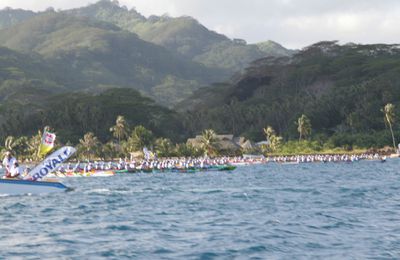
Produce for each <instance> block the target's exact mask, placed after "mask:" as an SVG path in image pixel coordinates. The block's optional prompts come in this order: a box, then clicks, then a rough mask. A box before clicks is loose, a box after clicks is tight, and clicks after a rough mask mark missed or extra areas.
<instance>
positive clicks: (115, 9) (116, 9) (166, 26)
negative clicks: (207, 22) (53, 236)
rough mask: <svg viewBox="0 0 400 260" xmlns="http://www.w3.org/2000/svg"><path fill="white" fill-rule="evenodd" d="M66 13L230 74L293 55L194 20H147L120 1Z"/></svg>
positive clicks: (186, 18) (189, 18)
mask: <svg viewBox="0 0 400 260" xmlns="http://www.w3.org/2000/svg"><path fill="white" fill-rule="evenodd" d="M67 13H68V14H73V15H77V16H84V17H91V18H95V19H97V20H101V21H106V22H110V23H113V24H115V25H117V26H119V27H120V28H123V29H125V30H128V31H130V32H134V33H136V34H138V35H139V37H140V38H141V39H144V40H146V41H149V42H152V43H155V44H157V45H161V46H164V47H165V48H167V49H169V50H171V51H174V52H176V53H179V54H181V55H184V56H185V57H187V58H189V59H192V60H193V61H197V62H200V63H202V64H204V65H206V66H208V67H214V68H220V69H224V70H228V71H229V72H231V73H233V72H235V71H237V70H241V69H243V68H245V67H247V66H248V65H249V63H250V62H251V61H253V60H256V59H259V58H263V57H265V56H267V55H271V56H289V55H291V51H290V50H286V49H284V48H283V47H282V46H280V48H277V52H274V50H275V48H268V49H267V50H266V51H264V50H265V49H264V48H259V46H258V45H256V44H247V43H246V42H245V41H243V40H240V39H235V40H230V39H229V38H227V37H226V36H225V35H222V34H218V33H216V32H214V31H210V30H209V29H207V28H206V27H205V26H203V25H202V24H200V23H199V22H198V21H197V20H195V19H193V18H192V17H188V16H183V17H177V18H172V17H168V16H150V17H149V18H145V17H144V16H142V15H141V14H140V13H138V12H137V11H135V10H134V9H131V10H128V9H127V8H126V7H121V6H119V4H118V2H117V1H109V0H101V1H99V2H97V3H96V4H92V5H89V6H87V7H82V8H77V9H73V10H69V11H67ZM285 50H286V52H285Z"/></svg>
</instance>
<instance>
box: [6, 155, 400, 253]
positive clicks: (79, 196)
mask: <svg viewBox="0 0 400 260" xmlns="http://www.w3.org/2000/svg"><path fill="white" fill-rule="evenodd" d="M62 182H63V183H65V184H66V185H67V186H70V187H73V188H74V189H75V190H74V191H72V192H67V193H59V194H52V195H40V196H14V197H0V259H13V258H17V259H18V258H21V259H97V258H108V259H398V258H400V160H389V161H388V162H386V163H381V162H378V161H362V162H358V163H326V164H324V163H316V164H298V165H280V164H273V163H271V164H267V165H259V166H251V167H242V168H238V169H237V170H235V171H234V172H231V173H229V172H203V173H196V174H182V173H165V174H131V175H128V174H125V175H119V176H115V177H109V178H70V179H63V180H62Z"/></svg>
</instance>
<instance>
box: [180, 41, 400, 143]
mask: <svg viewBox="0 0 400 260" xmlns="http://www.w3.org/2000/svg"><path fill="white" fill-rule="evenodd" d="M399 75H400V48H399V46H398V45H383V44H381V45H355V44H347V45H338V44H337V43H336V42H320V43H317V44H314V45H312V46H309V47H307V48H305V49H303V50H302V51H300V52H299V53H297V54H295V55H294V56H293V57H292V58H290V57H283V58H265V59H261V60H258V61H256V62H254V63H253V64H252V66H251V67H249V68H248V69H247V70H246V72H245V73H243V74H239V75H238V76H237V77H235V78H234V80H233V81H232V82H228V83H226V84H217V85H215V86H214V87H213V88H204V89H200V90H198V91H197V92H196V93H195V94H194V95H193V96H192V97H191V98H189V99H188V100H186V101H185V102H183V103H181V104H179V105H178V106H177V107H178V108H179V109H181V110H182V111H184V114H186V115H187V119H186V122H185V125H186V128H187V129H188V131H189V133H191V134H195V133H197V132H198V129H206V128H213V129H215V130H216V131H217V132H222V133H234V134H237V135H238V134H245V135H247V136H249V137H252V138H254V139H261V138H263V136H262V131H261V130H262V128H263V127H266V126H267V125H271V126H273V127H274V128H275V129H276V130H277V131H278V132H279V133H280V134H282V135H284V136H285V137H286V138H289V139H292V138H297V137H298V133H297V126H296V124H295V122H296V121H297V118H298V117H299V116H300V115H301V114H306V115H307V116H308V117H309V118H310V119H311V123H312V125H313V132H314V134H315V135H317V134H322V135H327V136H330V135H340V134H346V133H347V134H357V133H364V134H365V133H374V132H379V131H383V130H385V125H384V121H383V113H382V112H381V109H382V108H383V107H384V105H385V104H387V103H393V104H395V105H396V106H397V114H398V113H399V112H400V109H399V108H400V80H399V77H400V76H399ZM399 129H400V128H399V126H398V125H397V127H396V130H399ZM382 136H383V135H379V136H378V137H377V138H376V139H374V137H373V136H372V135H370V136H366V137H365V138H367V139H368V140H367V139H365V140H364V141H365V142H367V143H368V142H369V143H368V144H370V145H373V144H375V143H374V142H378V141H379V140H377V139H379V138H382ZM363 138H364V137H363ZM389 143H390V142H389Z"/></svg>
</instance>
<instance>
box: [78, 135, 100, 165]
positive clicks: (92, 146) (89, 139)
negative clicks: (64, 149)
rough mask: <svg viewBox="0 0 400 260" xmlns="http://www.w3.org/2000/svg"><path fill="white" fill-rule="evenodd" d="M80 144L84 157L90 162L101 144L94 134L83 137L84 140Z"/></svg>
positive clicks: (80, 140)
mask: <svg viewBox="0 0 400 260" xmlns="http://www.w3.org/2000/svg"><path fill="white" fill-rule="evenodd" d="M79 144H80V146H81V148H82V153H83V155H84V156H85V157H86V158H87V159H89V160H90V159H91V158H92V155H95V154H96V152H97V148H98V146H99V144H100V142H99V140H98V139H97V137H96V136H95V135H94V134H93V133H92V132H89V133H86V134H85V135H84V136H83V139H79Z"/></svg>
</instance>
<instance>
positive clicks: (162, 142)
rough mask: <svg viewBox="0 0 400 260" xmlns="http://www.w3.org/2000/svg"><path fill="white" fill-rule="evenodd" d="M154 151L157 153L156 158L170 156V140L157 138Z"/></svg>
mask: <svg viewBox="0 0 400 260" xmlns="http://www.w3.org/2000/svg"><path fill="white" fill-rule="evenodd" d="M155 150H156V152H157V156H159V157H167V156H170V155H171V153H172V150H173V146H172V142H171V140H169V139H166V138H158V139H157V140H156V141H155Z"/></svg>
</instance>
